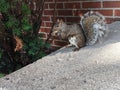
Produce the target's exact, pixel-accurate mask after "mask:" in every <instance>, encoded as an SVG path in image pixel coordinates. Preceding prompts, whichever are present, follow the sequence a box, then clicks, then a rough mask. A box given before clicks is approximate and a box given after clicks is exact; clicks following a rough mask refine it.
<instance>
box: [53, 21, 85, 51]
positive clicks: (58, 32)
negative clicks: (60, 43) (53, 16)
mask: <svg viewBox="0 0 120 90" xmlns="http://www.w3.org/2000/svg"><path fill="white" fill-rule="evenodd" d="M52 36H58V37H59V38H61V39H67V40H68V41H69V43H70V44H69V45H67V46H66V47H69V46H75V48H74V49H73V51H76V50H79V49H80V48H81V47H83V46H85V36H84V34H83V31H82V28H81V27H80V25H78V24H72V25H68V24H66V23H65V22H64V21H63V20H62V19H57V22H56V24H55V25H54V26H53V30H52Z"/></svg>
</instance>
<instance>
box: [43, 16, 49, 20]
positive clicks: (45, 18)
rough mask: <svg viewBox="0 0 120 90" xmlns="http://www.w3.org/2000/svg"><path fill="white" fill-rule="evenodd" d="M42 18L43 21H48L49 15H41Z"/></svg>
mask: <svg viewBox="0 0 120 90" xmlns="http://www.w3.org/2000/svg"><path fill="white" fill-rule="evenodd" d="M42 20H43V21H50V17H47V16H43V17H42Z"/></svg>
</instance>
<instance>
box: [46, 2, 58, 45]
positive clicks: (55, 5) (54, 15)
mask: <svg viewBox="0 0 120 90" xmlns="http://www.w3.org/2000/svg"><path fill="white" fill-rule="evenodd" d="M56 7H57V0H55V4H54V14H53V20H52V22H53V24H52V26H51V29H50V33H49V35H48V38H47V39H46V41H45V43H47V42H48V41H49V39H50V37H51V33H52V30H53V26H54V24H55V17H56Z"/></svg>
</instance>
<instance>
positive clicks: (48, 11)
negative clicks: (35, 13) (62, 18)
mask: <svg viewBox="0 0 120 90" xmlns="http://www.w3.org/2000/svg"><path fill="white" fill-rule="evenodd" d="M44 15H53V10H45V11H44Z"/></svg>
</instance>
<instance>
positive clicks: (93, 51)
mask: <svg viewBox="0 0 120 90" xmlns="http://www.w3.org/2000/svg"><path fill="white" fill-rule="evenodd" d="M109 29H110V33H109V35H108V37H106V38H105V39H104V41H103V43H102V44H96V45H94V46H86V47H84V48H82V49H80V50H79V51H77V52H73V51H72V49H71V48H62V49H60V50H58V51H56V52H54V53H52V54H50V55H48V56H46V57H44V58H42V59H40V60H38V61H37V62H34V63H33V64H30V65H28V66H26V67H24V68H22V69H20V70H18V71H16V72H14V73H12V74H10V75H8V76H5V77H3V78H0V90H120V22H115V23H112V24H110V25H109Z"/></svg>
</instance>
